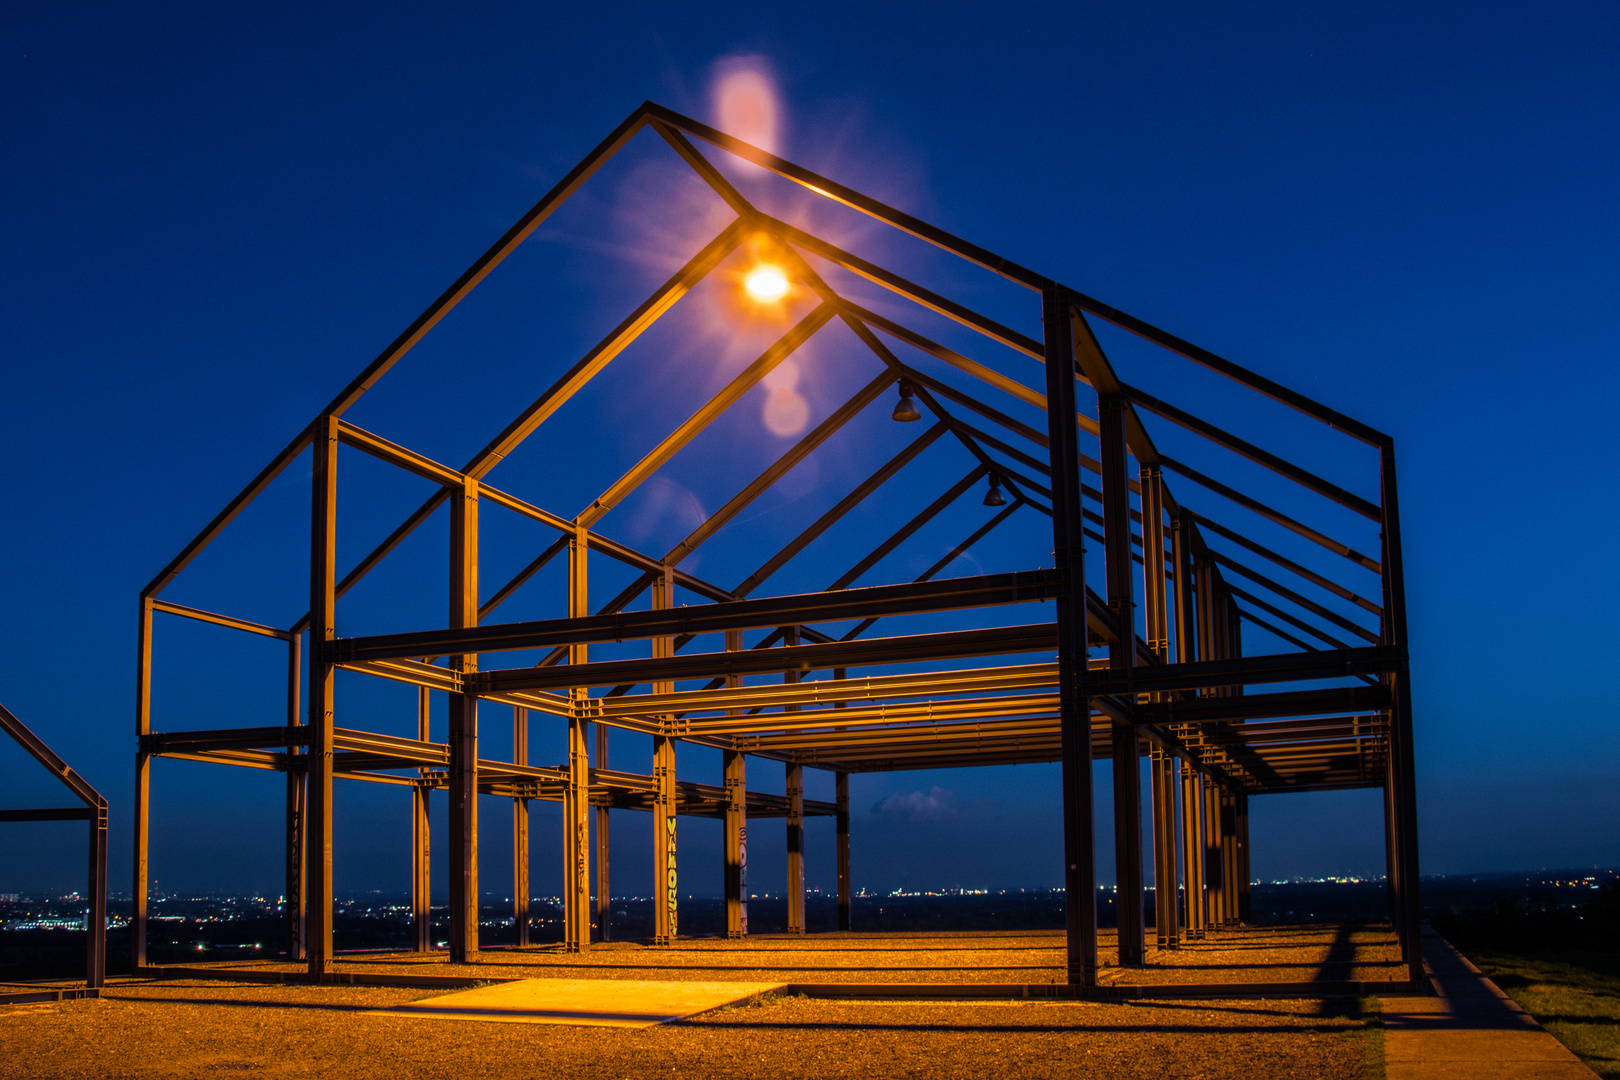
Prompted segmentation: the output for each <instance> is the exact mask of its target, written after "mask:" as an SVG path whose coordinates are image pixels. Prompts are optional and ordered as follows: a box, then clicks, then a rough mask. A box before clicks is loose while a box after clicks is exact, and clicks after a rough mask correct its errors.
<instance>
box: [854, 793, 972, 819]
mask: <svg viewBox="0 0 1620 1080" xmlns="http://www.w3.org/2000/svg"><path fill="white" fill-rule="evenodd" d="M872 813H874V814H891V815H893V816H895V817H903V818H905V819H906V820H907V821H943V820H945V819H947V818H954V817H957V816H958V815H959V811H958V809H957V806H956V793H955V792H954V791H947V790H946V789H944V788H942V787H931V788H929V789H928V790H927V791H908V792H906V793H905V794H903V795H890V796H889V797H888V798H887V799H882V800H880V801H878V802H877V803H874V804H873V806H872Z"/></svg>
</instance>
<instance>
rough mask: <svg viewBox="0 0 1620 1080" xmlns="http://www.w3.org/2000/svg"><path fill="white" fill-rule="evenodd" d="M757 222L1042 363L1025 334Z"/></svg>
mask: <svg viewBox="0 0 1620 1080" xmlns="http://www.w3.org/2000/svg"><path fill="white" fill-rule="evenodd" d="M760 220H761V222H762V223H763V224H765V225H766V226H767V227H768V228H769V229H770V230H771V231H772V232H774V233H776V234H777V235H778V236H780V237H782V238H783V239H784V240H786V241H787V242H789V243H791V244H793V245H794V246H795V247H799V248H803V249H804V250H805V251H808V252H809V253H810V254H812V255H816V256H818V257H820V258H823V259H826V260H827V261H828V262H830V263H832V264H834V265H835V266H840V267H842V268H843V269H845V270H848V271H849V272H850V273H852V274H855V275H856V276H858V277H863V278H865V279H866V280H867V281H870V282H872V283H873V284H875V285H881V286H882V287H883V288H885V289H888V290H889V291H890V292H893V293H896V294H898V295H900V296H903V297H905V298H906V299H907V300H910V301H912V302H913V303H915V304H917V305H919V306H921V307H925V308H927V309H928V310H929V311H932V312H934V313H935V314H938V315H943V316H945V317H946V318H947V319H951V320H953V321H955V322H958V323H961V324H962V325H963V326H965V327H967V328H968V329H970V330H975V331H977V332H979V333H980V334H983V335H984V336H985V337H987V338H989V339H990V340H992V341H995V342H998V343H1000V344H1002V345H1005V346H1007V347H1008V348H1010V349H1015V350H1017V351H1018V352H1021V353H1023V354H1024V355H1025V356H1029V357H1032V358H1034V359H1036V360H1044V359H1045V356H1044V354H1043V353H1042V351H1041V343H1040V342H1038V341H1036V340H1035V339H1034V338H1032V337H1030V336H1028V335H1027V334H1020V333H1019V332H1018V331H1016V330H1014V329H1012V328H1011V327H1007V326H1003V325H1002V324H1001V323H999V322H997V321H996V320H994V319H992V318H990V317H989V316H987V315H981V314H980V313H979V312H977V311H974V310H973V309H972V308H969V307H966V306H965V305H962V304H958V303H957V302H956V301H954V300H950V299H948V298H946V297H943V296H941V295H939V294H938V293H936V292H933V291H932V290H930V289H925V288H923V287H922V286H921V285H918V284H917V283H916V282H913V281H908V280H907V279H905V278H903V277H901V276H900V275H899V274H896V273H894V272H892V271H890V270H885V269H884V268H883V267H881V266H877V265H876V264H874V263H870V262H867V261H866V260H865V259H863V258H861V257H860V256H858V255H853V254H851V253H850V252H847V251H845V250H843V249H842V248H839V247H837V246H835V245H833V244H830V243H828V242H827V241H825V240H823V239H821V238H820V237H819V236H812V235H811V234H810V233H807V232H805V231H804V230H802V229H797V228H795V227H794V226H792V225H789V224H788V223H787V222H785V221H781V220H779V219H777V218H773V217H770V216H768V215H761V217H760Z"/></svg>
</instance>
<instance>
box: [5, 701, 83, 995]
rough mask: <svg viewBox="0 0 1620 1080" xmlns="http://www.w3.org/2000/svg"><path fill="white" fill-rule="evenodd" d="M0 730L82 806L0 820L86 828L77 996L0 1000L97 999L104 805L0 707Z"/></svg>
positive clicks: (15, 813)
mask: <svg viewBox="0 0 1620 1080" xmlns="http://www.w3.org/2000/svg"><path fill="white" fill-rule="evenodd" d="M0 731H4V732H5V733H6V734H7V735H9V736H11V738H12V740H13V741H15V742H16V743H17V745H18V746H21V747H22V748H23V749H24V750H26V751H28V753H29V756H31V757H32V758H33V759H34V760H35V761H37V762H39V763H40V765H42V766H43V767H44V768H45V770H46V771H47V772H49V773H50V774H51V775H52V776H54V777H56V778H57V779H58V780H60V781H61V782H62V786H63V787H65V788H67V789H68V790H69V791H71V792H72V793H73V797H74V798H76V799H78V800H79V801H80V802H81V803H83V804H84V805H83V806H73V807H66V808H57V807H52V808H49V809H29V810H24V809H14V810H0V821H84V822H88V823H89V826H90V848H89V860H88V866H89V874H88V887H87V888H86V890H85V901H86V903H87V904H88V905H89V906H88V907H87V908H86V910H85V917H84V929H85V938H86V941H85V957H84V983H85V989H84V990H83V991H82V992H78V991H71V990H51V991H41V992H36V993H34V994H29V993H27V992H23V993H20V994H19V993H0V999H3V1000H5V1001H7V1002H12V1003H17V1002H22V1001H29V1000H56V1001H60V1000H62V998H63V997H64V996H77V997H99V996H100V994H101V988H102V987H103V986H105V985H106V982H107V800H106V799H104V798H102V797H101V794H100V793H99V792H98V791H96V789H95V788H93V787H91V786H90V785H89V783H87V782H86V781H85V779H84V777H82V776H80V775H79V774H78V773H76V772H74V771H73V770H72V769H71V768H69V767H68V764H67V762H65V761H63V760H62V759H61V758H59V757H57V756H56V754H55V753H53V752H52V750H51V748H50V747H48V746H46V745H45V743H44V741H43V740H41V739H40V737H39V736H38V735H35V734H34V733H33V732H32V731H30V730H29V729H28V726H27V725H26V724H24V723H23V722H22V721H21V720H19V719H17V717H16V716H15V715H14V714H13V713H12V712H11V710H10V709H7V708H6V707H5V706H4V705H0Z"/></svg>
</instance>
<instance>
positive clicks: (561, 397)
mask: <svg viewBox="0 0 1620 1080" xmlns="http://www.w3.org/2000/svg"><path fill="white" fill-rule="evenodd" d="M741 240H742V228H741V225H740V223H738V222H733V223H732V225H731V226H729V227H728V228H726V229H725V230H723V231H722V232H721V233H720V234H719V235H718V236H716V237H715V238H714V239H713V240H711V241H709V243H708V244H706V245H704V247H703V248H702V250H700V251H699V252H698V253H697V254H696V255H694V256H693V257H692V258H691V259H690V260H688V262H687V263H686V265H685V266H683V267H681V269H680V270H678V271H676V273H675V274H674V276H672V277H671V278H670V279H669V280H668V281H666V282H664V284H663V285H662V286H660V287H659V288H658V289H657V290H656V291H655V292H654V293H653V294H652V295H651V296H650V297H648V298H647V299H646V300H645V301H643V302H642V304H641V306H640V307H638V308H637V309H636V310H635V311H634V312H632V313H631V314H630V315H628V316H627V317H626V318H625V319H624V320H623V321H622V322H620V323H619V325H618V326H617V327H615V328H614V329H613V330H612V331H611V332H610V333H609V334H608V335H607V336H606V337H604V338H603V339H602V340H601V341H599V342H598V343H597V344H596V345H595V346H594V347H593V348H592V349H591V350H590V351H589V352H587V353H586V354H585V356H584V357H582V358H581V359H580V360H579V361H577V362H576V363H575V364H574V365H573V367H571V368H569V370H568V371H567V372H566V373H564V375H563V376H562V377H561V378H560V379H558V380H557V381H556V382H555V383H554V384H552V386H551V388H550V389H548V390H547V391H546V392H545V393H544V394H542V395H541V396H540V397H539V398H538V399H536V400H535V401H534V402H533V403H532V404H531V405H529V407H528V408H527V409H525V410H524V411H523V412H522V413H521V414H520V415H519V416H518V417H517V418H516V419H515V420H513V421H512V422H511V423H510V424H508V425H507V427H506V429H505V430H504V431H502V432H501V434H500V435H498V436H497V437H496V438H495V439H494V440H493V441H492V442H490V444H489V445H488V446H486V447H485V448H484V449H483V450H482V451H480V452H479V453H478V454H476V455H474V457H473V458H472V460H471V461H469V462H468V463H467V466H466V468H464V469H463V470H462V472H463V473H466V474H468V475H472V476H474V477H482V476H484V475H485V474H486V473H488V472H489V470H490V469H492V468H494V466H495V465H496V464H498V463H499V462H500V460H501V459H502V458H503V457H504V456H505V455H506V454H508V453H510V452H511V450H512V448H513V447H515V446H516V445H517V443H518V442H520V441H522V439H524V438H526V437H527V436H528V435H529V434H531V433H532V432H533V430H534V429H535V428H536V427H538V426H539V424H540V423H541V422H542V421H544V420H545V419H546V418H547V417H549V416H550V415H551V414H552V413H554V412H556V411H557V410H558V409H559V408H561V407H562V406H563V405H564V404H565V403H566V402H567V401H568V399H569V398H571V397H572V396H573V395H574V394H575V393H576V392H577V391H578V390H579V388H580V387H581V386H583V385H584V383H586V382H588V381H589V380H590V379H591V377H592V376H594V375H595V374H596V373H597V372H598V371H600V370H601V369H602V367H603V366H605V365H606V364H607V363H608V361H610V360H612V359H613V357H615V356H617V355H618V354H619V353H620V352H622V351H624V349H625V348H627V347H628V346H629V345H630V344H631V343H632V342H633V341H635V339H636V338H637V337H638V336H639V335H640V334H641V333H642V331H643V330H645V329H646V327H647V326H648V325H649V324H650V323H651V322H653V321H654V320H655V319H657V318H658V317H659V316H660V315H662V314H663V313H664V312H665V311H667V310H668V309H669V308H670V307H671V306H673V305H674V304H675V302H676V301H677V300H679V299H680V298H681V297H682V296H685V295H686V293H687V292H689V291H690V290H691V289H692V288H693V286H694V285H696V283H697V282H698V281H700V280H701V279H702V278H703V276H704V275H705V274H707V273H708V272H709V271H710V270H712V269H713V268H714V267H715V266H716V265H718V264H719V263H720V262H721V261H722V260H723V259H724V258H725V257H726V256H727V255H729V254H730V253H731V252H732V251H733V250H735V249H736V247H737V245H738V244H739V243H740V242H741ZM301 438H303V439H305V444H306V445H307V439H308V433H307V432H306V433H305V434H304V435H303V436H301ZM265 482H266V483H268V482H269V481H268V480H266V481H265ZM447 497H448V496H447V492H446V491H445V490H444V489H443V488H441V489H440V490H438V491H435V492H434V493H433V494H432V495H431V496H429V497H428V499H427V501H426V502H425V503H423V504H422V506H420V507H419V508H418V509H417V510H416V511H415V512H414V513H412V514H411V516H410V517H408V518H406V519H405V521H404V522H403V523H402V524H401V525H400V526H399V527H398V528H397V529H395V530H394V531H393V532H392V533H390V534H389V535H388V537H387V538H386V539H384V540H383V542H382V543H380V544H378V545H377V546H376V547H375V548H374V549H372V551H371V552H370V554H368V555H367V556H366V557H365V558H363V559H361V560H360V562H359V563H358V564H356V566H355V567H354V569H353V570H350V571H349V573H348V574H346V575H345V576H344V578H343V580H342V581H340V582H339V583H338V587H337V593H338V595H339V596H342V595H343V594H345V593H347V592H348V591H349V590H350V589H351V588H353V587H354V585H355V584H356V583H358V582H359V581H360V579H361V578H363V577H365V576H366V575H367V574H368V573H370V572H371V571H372V570H373V569H374V568H375V567H376V566H377V564H378V563H380V562H382V560H383V559H384V558H386V557H387V556H388V554H389V553H390V552H392V551H393V550H394V549H395V548H396V547H398V546H399V545H400V544H401V543H402V542H403V541H404V540H405V538H406V537H408V536H410V535H411V533H413V532H415V531H416V528H417V526H419V525H421V524H422V522H424V521H426V520H427V519H428V518H429V517H431V516H432V515H433V512H434V511H435V510H437V509H438V508H439V507H440V506H442V505H444V502H445V499H446V498H447ZM307 625H308V621H307V617H306V618H305V619H300V620H299V621H298V623H297V624H296V625H295V627H294V632H295V633H297V632H301V631H302V630H303V629H304V627H306V626H307Z"/></svg>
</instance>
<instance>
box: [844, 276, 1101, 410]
mask: <svg viewBox="0 0 1620 1080" xmlns="http://www.w3.org/2000/svg"><path fill="white" fill-rule="evenodd" d="M842 303H843V305H844V307H845V308H847V309H848V310H849V311H850V313H851V314H853V315H854V316H855V317H856V318H858V319H860V320H861V321H862V322H864V323H867V324H868V325H870V326H875V327H877V328H878V329H879V330H882V331H883V332H884V333H886V334H888V335H890V336H891V337H895V338H898V339H899V340H901V341H904V342H905V343H906V344H907V345H910V346H911V347H912V348H914V349H917V350H918V351H920V352H924V353H927V354H928V355H929V356H932V357H933V358H934V359H936V360H939V361H942V362H944V363H946V364H949V365H950V366H951V367H954V368H956V369H957V370H958V371H961V372H964V373H965V374H968V375H971V376H973V377H974V378H975V379H978V380H979V381H980V382H982V383H985V384H987V385H989V386H993V387H995V388H996V389H997V390H1000V391H1002V392H1003V393H1005V394H1009V395H1011V396H1013V397H1015V398H1017V399H1018V400H1019V401H1022V402H1023V403H1024V404H1026V405H1032V406H1034V407H1035V408H1037V409H1040V410H1041V411H1043V412H1044V411H1045V410H1046V395H1045V394H1043V393H1041V392H1040V391H1038V390H1033V389H1031V388H1030V387H1028V386H1025V385H1024V384H1023V383H1021V382H1019V381H1018V380H1017V379H1012V378H1008V377H1007V376H1006V375H1003V374H1002V373H1001V372H999V371H996V370H994V369H992V368H988V367H986V366H985V365H983V364H981V363H979V362H978V361H977V360H970V359H969V358H967V357H966V356H963V355H962V354H961V353H959V352H957V351H956V350H954V349H948V348H946V347H945V346H944V345H941V344H939V343H938V342H937V341H933V340H931V339H929V338H927V337H925V336H923V335H922V334H919V333H917V331H915V330H912V329H911V328H909V327H906V326H902V325H901V324H900V323H897V322H895V321H894V320H893V319H890V318H887V317H885V316H883V315H879V314H878V313H877V312H875V311H871V310H868V309H867V308H864V307H862V306H861V305H860V304H857V303H855V302H854V301H853V300H847V299H846V300H844V301H842ZM1075 422H1076V423H1077V424H1078V425H1079V426H1080V429H1081V430H1082V431H1084V432H1086V433H1087V434H1089V435H1095V434H1097V422H1096V421H1095V420H1093V419H1091V418H1090V417H1088V416H1081V415H1079V414H1076V416H1075Z"/></svg>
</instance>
